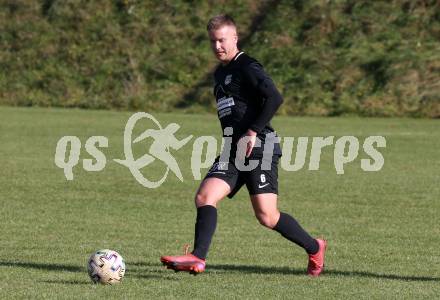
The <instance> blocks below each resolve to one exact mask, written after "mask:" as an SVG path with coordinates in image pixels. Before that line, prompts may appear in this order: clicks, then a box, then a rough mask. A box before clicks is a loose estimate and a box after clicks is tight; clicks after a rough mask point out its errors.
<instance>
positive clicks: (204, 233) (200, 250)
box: [192, 205, 217, 259]
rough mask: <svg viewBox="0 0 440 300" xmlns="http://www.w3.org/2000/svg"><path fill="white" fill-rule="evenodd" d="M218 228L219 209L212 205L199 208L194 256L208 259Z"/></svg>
mask: <svg viewBox="0 0 440 300" xmlns="http://www.w3.org/2000/svg"><path fill="white" fill-rule="evenodd" d="M216 226H217V208H215V207H214V206H211V205H205V206H201V207H199V208H197V220H196V226H195V227H196V228H195V236H194V250H193V251H192V254H193V255H195V256H197V257H198V258H201V259H205V258H206V255H207V254H208V250H209V245H210V244H211V239H212V236H213V235H214V232H215V227H216Z"/></svg>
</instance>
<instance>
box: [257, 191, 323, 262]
mask: <svg viewBox="0 0 440 300" xmlns="http://www.w3.org/2000/svg"><path fill="white" fill-rule="evenodd" d="M277 198H278V195H277V194H274V193H265V194H255V195H251V201H252V207H253V208H254V212H255V216H256V217H257V219H258V221H259V222H260V223H261V224H262V225H263V226H265V227H268V228H270V229H273V230H275V231H277V232H279V233H280V234H281V235H282V236H283V237H285V238H286V239H288V240H289V241H291V242H294V243H295V244H297V245H299V246H300V247H302V248H303V249H304V250H305V251H306V252H307V253H308V254H314V253H316V252H318V249H319V245H318V243H317V242H316V240H315V239H314V238H312V237H311V236H310V235H309V234H308V233H307V232H306V231H305V230H304V229H303V228H302V227H301V226H300V225H299V223H298V222H297V221H296V220H295V219H294V218H293V217H292V216H290V215H289V214H287V213H284V212H280V211H279V210H278V206H277V202H278V199H277Z"/></svg>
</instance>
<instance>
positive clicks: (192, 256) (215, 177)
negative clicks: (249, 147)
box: [160, 160, 239, 274]
mask: <svg viewBox="0 0 440 300" xmlns="http://www.w3.org/2000/svg"><path fill="white" fill-rule="evenodd" d="M219 165H220V164H219V163H218V160H217V161H216V162H215V163H214V165H213V167H212V168H211V169H210V171H209V172H208V174H207V175H206V177H205V179H204V180H203V181H202V183H201V185H200V187H199V189H198V190H197V193H196V196H195V205H196V208H197V219H196V224H195V234H194V235H195V236H194V250H193V251H192V252H191V253H185V255H180V256H162V257H161V259H160V260H161V262H162V263H163V264H165V265H167V266H168V268H170V269H174V270H176V271H188V272H190V273H194V274H197V273H201V272H203V271H204V270H205V259H206V255H207V253H208V250H209V246H210V244H211V240H212V236H213V235H214V232H215V228H216V225H217V203H218V202H219V201H220V200H222V199H223V198H224V197H225V196H227V195H228V194H230V193H231V191H232V190H234V191H235V190H237V189H239V184H238V172H237V170H236V169H235V168H233V166H230V167H228V168H226V169H225V170H223V169H219ZM232 193H233V192H232Z"/></svg>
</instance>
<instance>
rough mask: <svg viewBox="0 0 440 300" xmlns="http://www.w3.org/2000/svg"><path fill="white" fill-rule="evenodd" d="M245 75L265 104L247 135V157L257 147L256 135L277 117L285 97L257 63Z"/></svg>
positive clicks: (250, 65) (248, 68) (246, 70)
mask: <svg viewBox="0 0 440 300" xmlns="http://www.w3.org/2000/svg"><path fill="white" fill-rule="evenodd" d="M245 75H246V77H247V78H248V80H249V82H250V84H251V86H252V87H253V88H255V89H257V91H258V92H259V93H260V94H261V95H262V97H263V99H264V102H263V106H262V108H261V113H260V115H259V116H257V118H256V119H255V120H254V122H253V123H252V124H251V126H250V128H249V129H248V131H247V133H246V135H247V136H249V137H250V141H249V143H248V147H247V151H246V156H248V157H249V155H250V154H251V152H252V148H253V147H254V145H255V140H256V135H257V134H258V133H259V132H261V131H262V130H263V129H264V127H265V126H266V124H268V123H269V122H270V120H271V119H272V118H273V116H274V115H275V113H276V111H277V110H278V108H279V107H280V105H281V104H282V103H283V97H282V96H281V94H280V92H279V91H278V89H277V88H276V86H275V84H274V82H273V81H272V79H271V78H270V77H269V76H268V75H267V74H266V72H265V71H264V69H263V67H262V66H261V65H260V64H259V63H257V62H254V63H251V64H249V65H248V66H247V67H246V68H245Z"/></svg>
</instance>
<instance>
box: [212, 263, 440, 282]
mask: <svg viewBox="0 0 440 300" xmlns="http://www.w3.org/2000/svg"><path fill="white" fill-rule="evenodd" d="M207 267H208V268H209V269H211V270H217V271H228V272H230V271H232V272H243V273H252V274H285V275H305V272H306V270H305V269H304V270H300V269H291V268H287V267H284V268H282V267H264V266H248V265H209V266H207ZM324 274H326V275H336V276H347V277H366V278H377V279H391V280H401V281H438V282H440V278H438V277H428V276H407V275H395V274H380V273H372V272H366V271H338V270H332V269H329V270H325V273H324Z"/></svg>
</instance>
